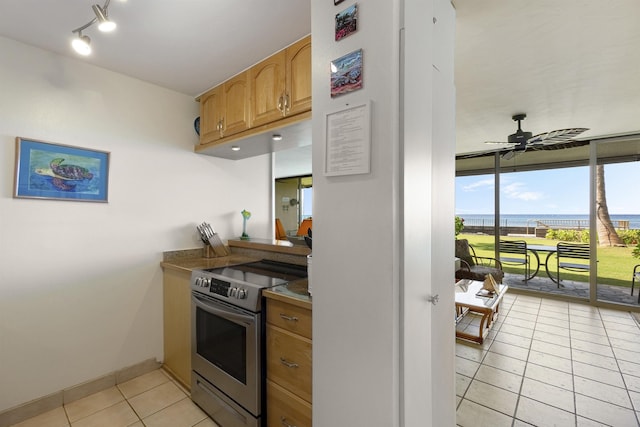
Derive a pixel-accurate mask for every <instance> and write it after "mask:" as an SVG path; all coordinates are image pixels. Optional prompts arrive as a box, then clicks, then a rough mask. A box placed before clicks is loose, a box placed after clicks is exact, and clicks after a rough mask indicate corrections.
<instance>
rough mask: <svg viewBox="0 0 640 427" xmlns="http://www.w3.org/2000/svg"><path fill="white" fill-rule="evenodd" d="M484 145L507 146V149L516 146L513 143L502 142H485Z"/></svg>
mask: <svg viewBox="0 0 640 427" xmlns="http://www.w3.org/2000/svg"><path fill="white" fill-rule="evenodd" d="M484 143H485V144H490V145H504V146H508V147H512V146H514V145H516V144H514V143H513V142H504V141H485V142H484Z"/></svg>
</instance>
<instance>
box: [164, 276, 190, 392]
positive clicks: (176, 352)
mask: <svg viewBox="0 0 640 427" xmlns="http://www.w3.org/2000/svg"><path fill="white" fill-rule="evenodd" d="M190 279H191V273H190V272H188V271H178V270H173V269H170V268H165V269H164V273H163V284H162V293H163V309H164V316H163V322H164V337H163V338H164V363H163V365H164V367H165V369H167V370H168V371H169V372H170V373H171V374H172V375H173V376H174V377H175V378H176V379H177V380H178V381H180V382H181V383H182V385H184V386H185V387H186V388H187V389H188V390H191V288H190V285H189V281H190Z"/></svg>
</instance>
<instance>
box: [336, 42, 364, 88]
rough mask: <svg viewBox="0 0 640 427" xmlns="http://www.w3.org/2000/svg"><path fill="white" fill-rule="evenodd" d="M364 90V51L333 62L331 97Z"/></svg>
mask: <svg viewBox="0 0 640 427" xmlns="http://www.w3.org/2000/svg"><path fill="white" fill-rule="evenodd" d="M361 88H362V49H358V50H355V51H353V52H351V53H348V54H346V55H345V56H341V57H340V58H338V59H334V60H333V61H331V97H332V98H333V97H335V96H338V95H342V94H344V93H348V92H352V91H354V90H358V89H361Z"/></svg>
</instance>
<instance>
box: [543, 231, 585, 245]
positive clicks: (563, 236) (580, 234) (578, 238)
mask: <svg viewBox="0 0 640 427" xmlns="http://www.w3.org/2000/svg"><path fill="white" fill-rule="evenodd" d="M545 238H546V239H549V240H561V241H563V242H582V243H589V230H562V229H558V230H554V229H550V230H547V234H546V235H545Z"/></svg>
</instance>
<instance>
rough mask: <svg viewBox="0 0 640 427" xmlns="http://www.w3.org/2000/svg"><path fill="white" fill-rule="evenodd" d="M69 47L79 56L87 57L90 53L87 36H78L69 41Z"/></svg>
mask: <svg viewBox="0 0 640 427" xmlns="http://www.w3.org/2000/svg"><path fill="white" fill-rule="evenodd" d="M71 46H72V47H73V50H75V51H76V52H77V53H78V54H80V55H83V56H87V55H89V54H90V53H91V39H90V38H89V36H83V35H82V34H78V37H76V38H75V39H73V40H72V41H71Z"/></svg>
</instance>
